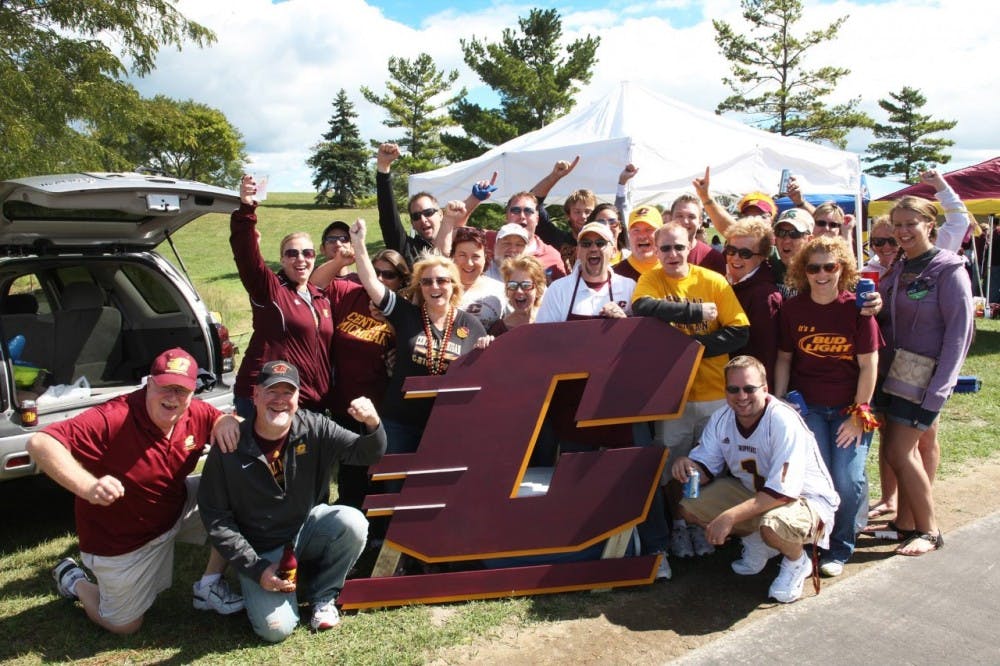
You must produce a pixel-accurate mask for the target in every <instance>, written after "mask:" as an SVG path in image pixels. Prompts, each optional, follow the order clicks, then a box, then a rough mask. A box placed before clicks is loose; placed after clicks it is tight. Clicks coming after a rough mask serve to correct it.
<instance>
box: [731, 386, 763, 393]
mask: <svg viewBox="0 0 1000 666" xmlns="http://www.w3.org/2000/svg"><path fill="white" fill-rule="evenodd" d="M762 388H764V385H763V384H761V385H760V386H754V385H753V384H747V385H746V386H732V385H729V386H727V387H726V393H728V394H730V395H736V394H737V393H739V392H740V391H743V392H744V393H746V394H747V395H753V394H754V393H756V392H757V391H759V390H760V389H762Z"/></svg>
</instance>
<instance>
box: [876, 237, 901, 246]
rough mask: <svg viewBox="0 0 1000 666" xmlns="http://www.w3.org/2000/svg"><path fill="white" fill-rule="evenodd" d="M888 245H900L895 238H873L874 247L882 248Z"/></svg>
mask: <svg viewBox="0 0 1000 666" xmlns="http://www.w3.org/2000/svg"><path fill="white" fill-rule="evenodd" d="M886 244H888V245H889V246H890V247H896V246H897V245H899V243H897V242H896V239H895V238H873V239H872V247H882V246H883V245H886Z"/></svg>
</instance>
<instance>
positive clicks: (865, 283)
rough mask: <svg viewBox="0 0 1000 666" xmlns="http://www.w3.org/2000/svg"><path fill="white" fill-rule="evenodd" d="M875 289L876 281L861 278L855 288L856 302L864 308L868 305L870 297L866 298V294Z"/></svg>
mask: <svg viewBox="0 0 1000 666" xmlns="http://www.w3.org/2000/svg"><path fill="white" fill-rule="evenodd" d="M873 291H875V281H874V280H869V279H868V278H861V279H860V280H858V286H857V287H855V288H854V304H855V305H857V306H858V307H859V308H863V307H865V306H866V305H868V299H867V298H865V294H868V293H870V292H873Z"/></svg>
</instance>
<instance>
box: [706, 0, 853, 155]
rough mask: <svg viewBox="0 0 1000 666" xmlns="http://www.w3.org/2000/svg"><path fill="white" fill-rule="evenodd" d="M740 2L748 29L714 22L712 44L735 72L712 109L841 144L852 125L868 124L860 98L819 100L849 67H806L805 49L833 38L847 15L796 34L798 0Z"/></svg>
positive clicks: (799, 14)
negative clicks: (836, 101) (832, 102)
mask: <svg viewBox="0 0 1000 666" xmlns="http://www.w3.org/2000/svg"><path fill="white" fill-rule="evenodd" d="M740 5H741V6H742V7H743V18H744V19H746V21H747V23H749V28H745V27H742V26H741V27H739V28H737V29H734V28H733V27H732V26H730V25H729V24H728V23H726V22H724V21H712V25H713V26H714V27H715V43H716V44H717V45H718V46H719V50H720V51H721V53H722V55H723V56H724V57H725V58H726V60H728V61H729V63H730V66H731V67H732V73H733V76H732V77H724V78H723V79H722V81H723V83H725V84H726V85H727V86H729V87H730V88H731V89H732V91H733V92H734V94H733V95H731V96H729V97H727V98H726V99H724V100H723V101H722V102H721V103H719V105H718V107H717V108H716V110H715V112H716V113H719V114H721V113H724V112H726V111H736V112H739V113H746V114H750V115H752V116H757V118H756V121H755V124H757V125H758V126H759V127H762V128H763V129H767V130H768V131H771V132H775V133H777V134H781V135H783V136H796V137H799V138H802V139H807V140H809V141H815V142H823V141H828V142H830V143H832V144H833V145H835V146H837V147H839V148H843V147H844V146H845V145H847V133H848V132H849V131H850V130H852V129H854V128H857V127H869V126H871V123H872V120H871V118H869V117H868V116H867V115H866V114H865V113H863V112H861V111H858V110H857V106H858V104H859V103H860V101H861V98H860V97H856V98H854V99H852V100H850V101H849V102H847V103H845V104H837V105H833V106H829V105H828V104H827V103H826V102H824V101H823V98H825V97H827V96H828V95H830V94H831V93H832V92H833V91H834V89H835V88H836V86H837V82H838V81H839V80H840V79H841V78H843V77H844V76H846V75H847V74H850V70H849V69H844V68H842V67H820V68H819V69H815V70H807V69H805V68H804V65H805V55H806V53H807V52H808V51H809V49H811V48H812V47H814V46H816V45H817V44H822V43H823V42H827V41H830V40H832V39H835V38H836V36H837V32H838V31H839V30H840V27H841V26H842V25H843V24H844V22H845V21H846V20H847V18H848V17H847V16H842V17H841V18H839V19H837V20H836V21H834V22H833V23H832V24H831V25H829V26H827V27H826V28H823V29H822V30H811V31H809V32H807V33H806V34H805V35H804V36H802V37H796V36H795V35H793V34H792V29H793V28H794V26H795V24H796V23H797V22H798V21H799V19H801V18H802V2H801V1H800V0H741V2H740Z"/></svg>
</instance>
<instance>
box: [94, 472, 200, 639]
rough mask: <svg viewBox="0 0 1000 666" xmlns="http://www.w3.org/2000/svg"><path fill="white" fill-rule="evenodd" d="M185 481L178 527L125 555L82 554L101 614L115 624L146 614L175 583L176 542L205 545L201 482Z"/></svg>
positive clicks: (193, 478)
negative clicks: (94, 580) (200, 511)
mask: <svg viewBox="0 0 1000 666" xmlns="http://www.w3.org/2000/svg"><path fill="white" fill-rule="evenodd" d="M200 478H201V477H199V476H189V477H188V478H187V479H186V480H185V486H186V488H187V501H186V502H185V503H184V509H183V510H182V511H181V517H180V518H178V520H177V522H176V523H174V526H173V527H171V528H170V529H169V530H167V531H166V532H164V533H163V534H161V535H160V536H158V537H156V538H155V539H153V540H152V541H150V542H148V543H145V544H143V545H142V546H140V547H138V548H136V549H135V550H133V551H131V552H128V553H124V554H122V555H113V556H104V555H94V554H92V553H81V558H80V559H81V560H82V561H83V564H84V566H86V567H87V568H88V569H90V570H91V571H92V572H93V574H94V576H95V577H96V578H97V587H98V590H99V591H100V595H101V601H100V605H99V607H98V609H99V612H100V614H101V617H102V618H104V619H105V620H107V621H108V622H109V623H111V624H116V625H123V624H128V623H130V622H133V621H134V620H137V619H139V618H140V617H142V616H143V615H144V614H145V613H146V611H147V610H149V607H150V606H152V605H153V601H154V600H155V599H156V595H157V594H159V593H160V592H162V591H163V590H165V589H167V588H168V587H170V586H171V585H172V584H173V571H174V542H175V541H182V542H184V543H193V544H197V545H202V544H204V543H205V541H206V538H207V535H206V533H205V527H204V525H202V522H201V517H200V516H199V515H198V481H199V480H200Z"/></svg>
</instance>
